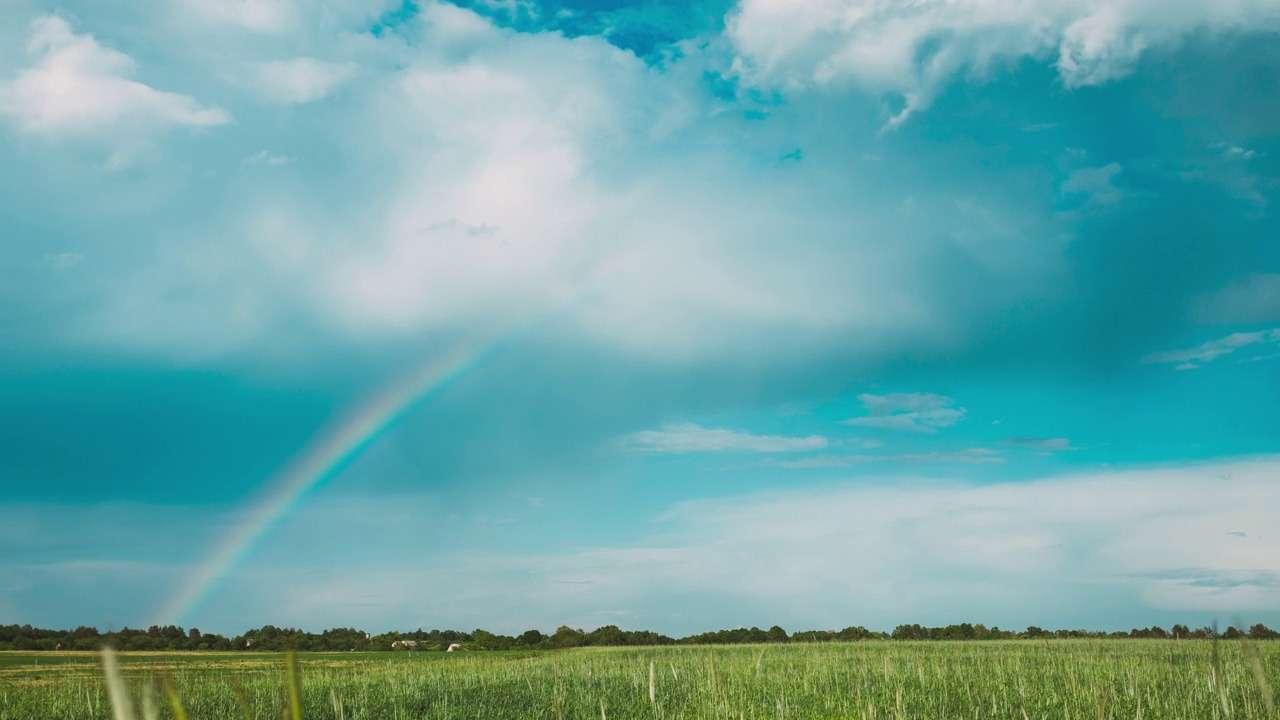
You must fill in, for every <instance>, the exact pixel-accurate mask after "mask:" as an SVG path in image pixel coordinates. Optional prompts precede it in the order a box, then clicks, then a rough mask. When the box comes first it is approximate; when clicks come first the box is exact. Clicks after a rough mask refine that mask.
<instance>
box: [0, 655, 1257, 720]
mask: <svg viewBox="0 0 1280 720" xmlns="http://www.w3.org/2000/svg"><path fill="white" fill-rule="evenodd" d="M102 660H103V659H101V658H99V657H98V656H97V655H96V654H91V653H80V654H76V653H62V654H50V653H42V654H39V655H36V654H25V655H24V654H18V653H6V654H2V655H0V720H10V719H14V720H16V719H17V718H22V719H23V720H27V719H29V718H67V719H79V718H111V717H112V712H113V711H112V694H111V693H109V692H108V689H107V686H108V684H109V678H110V677H112V673H111V672H109V671H108V672H106V673H104V671H103V664H102ZM37 662H38V664H37ZM107 662H108V663H110V662H118V665H119V667H120V670H119V673H118V677H119V678H120V680H119V685H118V687H120V688H124V689H123V690H122V691H120V692H117V694H116V696H117V697H118V698H120V703H121V705H128V707H127V708H123V711H125V712H129V713H131V714H130V715H127V716H117V717H135V715H133V714H132V713H134V712H137V713H138V714H137V715H136V716H137V717H142V718H144V719H145V718H152V717H157V718H174V717H179V718H181V717H190V718H193V719H195V718H263V719H267V718H270V719H276V718H281V717H285V718H290V717H294V718H296V717H305V718H309V719H328V718H333V719H340V720H348V719H353V720H354V719H358V718H388V719H395V720H399V719H400V718H546V719H547V720H565V719H566V718H602V719H603V720H609V719H610V718H619V719H620V718H655V719H666V718H741V719H743V720H745V719H746V718H782V719H786V718H795V719H797V720H799V719H801V718H938V719H943V718H946V719H950V718H1014V719H1017V720H1033V719H1037V718H1080V719H1084V718H1126V719H1129V718H1144V719H1156V718H1159V719H1169V718H1188V719H1192V718H1194V719H1196V720H1202V719H1208V718H1266V719H1268V720H1273V719H1275V718H1278V717H1280V715H1277V714H1276V711H1275V709H1274V707H1273V699H1272V697H1271V694H1270V688H1273V687H1280V643H1278V642H1262V643H1251V644H1245V643H1239V642H1222V643H1210V642H1200V641H1167V640H1131V641H1115V640H1106V641H1095V640H1079V641H1072V640H1054V641H1049V642H1040V641H1021V642H993V643H976V642H971V643H903V642H865V643H853V644H825V645H802V644H794V645H755V646H718V647H706V646H703V647H696V646H678V647H665V648H636V649H616V648H609V649H603V648H602V649H581V650H572V651H556V652H543V653H531V652H525V653H454V654H444V653H396V654H390V653H371V654H355V653H332V654H322V653H316V654H306V655H300V656H298V657H297V658H296V659H294V658H286V656H283V655H278V654H276V655H269V654H238V653H237V654H226V653H219V654H212V653H208V654H194V653H184V654H161V653H157V654H148V653H138V654H123V655H120V656H119V657H118V659H116V660H108V661H107ZM291 663H296V665H291ZM291 666H292V667H295V668H296V669H295V670H294V671H288V670H287V668H288V667H291ZM126 698H127V699H126Z"/></svg>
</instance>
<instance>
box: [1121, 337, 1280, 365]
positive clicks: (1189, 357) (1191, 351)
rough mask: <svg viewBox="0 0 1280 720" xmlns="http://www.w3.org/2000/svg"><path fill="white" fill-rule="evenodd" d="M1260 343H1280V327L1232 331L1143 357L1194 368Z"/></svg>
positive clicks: (1145, 360)
mask: <svg viewBox="0 0 1280 720" xmlns="http://www.w3.org/2000/svg"><path fill="white" fill-rule="evenodd" d="M1259 343H1280V328H1276V329H1271V330H1258V331H1255V332H1239V333H1231V334H1230V335H1227V336H1226V337H1221V338H1218V339H1217V340H1210V341H1208V342H1205V343H1201V344H1200V345H1197V346H1195V347H1193V348H1187V349H1186V350H1165V351H1161V352H1155V353H1151V354H1150V355H1147V356H1146V357H1145V358H1143V362H1146V363H1178V367H1177V369H1179V370H1194V369H1195V368H1197V367H1199V366H1200V365H1203V364H1204V363H1207V362H1210V361H1212V360H1217V359H1218V358H1220V357H1223V356H1224V355H1230V354H1232V353H1234V352H1236V351H1238V350H1241V349H1243V348H1247V347H1250V346H1254V345H1258V344H1259Z"/></svg>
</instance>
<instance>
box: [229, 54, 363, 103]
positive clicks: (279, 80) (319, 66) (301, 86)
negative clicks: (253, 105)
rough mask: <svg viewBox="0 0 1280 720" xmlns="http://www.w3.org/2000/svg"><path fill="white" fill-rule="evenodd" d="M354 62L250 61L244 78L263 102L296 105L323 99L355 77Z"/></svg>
mask: <svg viewBox="0 0 1280 720" xmlns="http://www.w3.org/2000/svg"><path fill="white" fill-rule="evenodd" d="M357 70H358V67H357V66H356V64H355V63H349V62H347V63H334V62H325V61H323V60H317V59H315V58H309V57H300V58H293V59H291V60H272V61H268V62H258V63H251V64H249V65H248V67H247V68H246V71H245V75H244V81H245V82H246V83H247V84H248V85H250V86H251V87H252V88H253V89H254V91H255V92H256V93H257V94H258V95H259V97H261V98H262V99H263V100H264V101H265V102H269V103H275V104H280V105H300V104H303V103H309V102H315V101H317V100H321V99H323V98H324V97H325V96H327V95H328V94H329V93H331V92H333V90H334V89H336V88H337V87H338V86H339V85H342V84H343V83H345V82H347V81H348V80H350V79H352V78H353V77H355V76H356V72H357Z"/></svg>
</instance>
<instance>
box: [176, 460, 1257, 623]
mask: <svg viewBox="0 0 1280 720" xmlns="http://www.w3.org/2000/svg"><path fill="white" fill-rule="evenodd" d="M1277 471H1280V459H1276V458H1262V459H1257V460H1237V461H1230V460H1224V461H1218V462H1214V463H1208V464H1204V465H1186V466H1162V467H1153V468H1147V469H1133V470H1125V471H1107V472H1098V473H1089V474H1080V475H1071V476H1065V477H1050V478H1042V479H1036V480H1033V481H1031V482H1026V481H1019V482H1011V483H998V484H990V483H969V482H963V481H954V482H946V483H938V482H936V481H935V482H930V483H924V482H920V481H914V480H911V479H907V478H886V479H884V480H883V481H881V482H868V481H865V480H864V481H859V482H857V483H842V484H838V485H834V486H833V485H827V486H823V487H810V488H795V489H790V490H783V491H775V492H764V493H757V494H749V495H740V496H736V497H727V498H717V499H709V500H695V501H688V502H683V503H679V504H676V505H674V506H672V507H670V509H668V510H667V511H666V512H665V513H664V514H662V515H661V516H660V517H658V518H656V519H654V521H653V525H654V527H653V530H652V531H651V532H652V534H651V535H650V536H648V537H641V538H639V539H637V540H635V541H633V542H629V543H623V544H617V545H611V546H594V547H585V548H568V549H564V548H561V549H557V550H556V551H553V552H552V551H548V552H514V553H509V554H508V553H502V552H497V553H478V552H444V553H441V552H433V553H429V554H427V555H426V556H423V555H422V554H421V553H416V554H415V556H414V557H413V559H412V561H402V560H400V559H389V561H388V562H383V563H378V562H374V563H370V562H368V560H367V557H365V558H362V559H361V560H360V561H359V562H355V561H354V559H353V562H349V563H347V564H344V565H342V566H340V567H339V566H334V567H333V568H332V570H333V572H332V573H331V575H329V576H325V577H319V578H318V577H316V576H315V575H313V574H312V575H308V574H307V573H305V572H304V571H303V570H301V569H294V568H291V567H289V565H288V562H287V558H285V557H281V558H280V564H279V565H276V564H271V565H258V566H257V567H256V568H252V569H251V570H248V571H246V572H245V573H242V575H241V576H240V577H239V578H237V579H236V581H235V582H234V583H233V584H232V586H231V587H230V588H229V592H228V593H226V594H225V595H224V596H222V597H220V599H219V602H218V608H217V609H216V612H219V613H220V612H223V610H224V608H226V607H229V606H230V607H236V606H238V604H239V603H241V602H250V601H251V600H252V598H257V599H258V600H257V602H259V603H260V602H261V600H260V599H261V598H262V597H272V598H278V599H279V600H278V601H275V602H277V606H276V607H274V608H273V610H272V612H273V613H277V614H278V615H279V616H280V617H290V618H293V622H294V623H295V624H299V623H300V624H302V625H304V626H307V627H329V626H332V625H337V624H351V623H355V624H357V625H361V626H374V627H386V626H393V627H400V626H405V625H407V624H408V623H409V622H412V621H409V620H406V618H415V617H419V616H420V615H421V613H422V612H423V611H422V608H430V609H431V614H432V617H431V622H432V623H433V624H437V625H439V626H442V627H476V626H481V627H486V628H490V629H493V630H499V631H506V632H510V631H516V632H519V631H523V630H525V629H528V627H530V626H533V627H542V628H554V627H556V626H557V625H560V624H563V623H566V622H567V623H569V624H571V625H580V626H584V627H594V626H596V625H601V624H605V622H604V621H602V620H600V617H602V616H601V615H600V614H599V613H600V611H604V610H610V611H612V610H619V609H625V610H630V611H632V612H633V615H632V616H631V617H632V620H631V622H633V623H634V624H635V626H636V627H647V628H651V629H654V630H658V631H663V632H669V633H686V632H696V631H703V630H707V629H712V628H718V627H734V626H736V625H741V624H746V625H752V624H764V623H768V624H772V623H779V624H781V625H783V626H784V627H787V628H789V629H796V628H799V627H832V626H834V627H842V626H845V625H849V624H864V625H867V626H868V627H873V628H882V629H890V628H892V627H893V626H894V625H895V624H898V623H903V622H922V623H947V622H985V623H988V624H998V625H1000V626H1002V627H1023V626H1026V625H1029V624H1036V625H1041V626H1046V625H1047V626H1053V627H1058V626H1074V627H1079V626H1087V627H1092V628H1099V629H1111V628H1125V627H1128V626H1130V624H1134V623H1139V622H1142V623H1146V624H1149V623H1153V622H1159V623H1161V624H1167V623H1171V622H1188V620H1189V618H1188V616H1190V618H1197V617H1205V620H1204V622H1208V619H1209V617H1212V614H1218V616H1219V617H1222V616H1224V615H1222V614H1223V613H1226V614H1227V615H1226V616H1229V614H1230V613H1237V612H1247V613H1250V614H1251V615H1252V616H1253V617H1258V618H1259V620H1263V621H1268V622H1270V621H1271V619H1272V618H1274V617H1275V608H1276V607H1277V606H1280V531H1278V530H1277V528H1276V523H1275V522H1274V511H1273V508H1274V507H1276V506H1277V505H1278V504H1280V486H1278V485H1277V484H1276V483H1275V482H1274V478H1275V474H1276V472H1277ZM1220 476H1229V479H1226V480H1223V479H1219V477H1220ZM415 502H416V501H413V500H406V499H404V498H397V499H396V500H395V504H396V508H395V509H388V510H386V511H384V512H382V513H372V512H371V513H369V514H361V515H359V516H356V518H357V519H356V522H368V523H369V524H370V527H371V528H372V531H373V532H374V533H377V534H378V536H379V537H383V536H384V535H386V534H387V533H388V532H398V533H402V534H404V537H405V538H408V537H410V536H413V537H416V535H413V533H421V532H423V529H422V528H421V523H406V524H404V525H403V526H399V527H398V529H397V526H388V524H387V523H386V522H385V521H384V519H385V518H388V517H396V516H399V515H404V514H408V515H410V516H413V515H415V514H423V515H425V514H426V513H427V512H428V511H427V509H426V508H418V507H417V506H416V505H415ZM340 504H341V503H340V502H339V501H338V500H332V501H329V502H327V503H325V506H326V507H313V509H311V510H308V511H306V513H305V515H307V517H299V518H297V519H296V520H295V521H294V522H293V523H291V526H290V527H289V528H287V529H286V530H285V531H284V533H285V535H284V536H283V537H281V538H280V539H279V540H278V541H277V543H278V544H279V545H280V546H281V547H284V546H286V545H287V546H291V547H309V545H308V544H307V540H308V538H312V537H315V536H316V534H317V533H319V532H321V530H320V528H323V527H325V525H324V524H323V523H319V522H314V521H313V520H314V519H320V518H326V517H328V516H329V514H331V513H332V514H336V513H339V512H341V509H340V508H339V507H338V506H339V505H340ZM313 516H314V517H313ZM358 518H367V520H364V521H361V520H359V519H358ZM375 518H377V521H379V522H381V523H382V524H381V526H379V527H374V526H373V523H374V522H375ZM363 529H364V528H353V531H363ZM1231 532H1237V533H1245V536H1243V537H1241V536H1239V535H1228V534H1227V533H1231ZM388 537H390V536H388ZM327 542H333V541H327ZM402 544H405V545H407V546H411V547H415V548H419V547H423V545H422V544H420V543H419V544H413V543H402ZM393 545H394V544H389V545H388V547H391V546H393ZM441 577H447V578H449V582H448V583H447V584H442V583H440V582H439V578H441ZM370 587H376V588H379V590H380V593H381V597H380V598H379V599H380V600H381V601H383V602H385V603H386V605H385V607H383V608H378V609H376V610H368V611H365V612H363V613H359V614H357V615H356V616H354V617H353V616H352V615H349V614H347V613H349V612H350V610H349V608H347V607H346V603H350V602H360V601H361V599H360V597H359V595H360V594H363V593H367V592H368V588H370ZM285 588H288V589H289V591H288V592H284V591H283V590H284V589H285ZM939 597H946V598H947V602H946V603H943V604H940V603H938V602H937V598H939ZM851 608H854V609H855V610H852V611H851ZM676 609H679V612H680V615H679V616H678V617H677V616H674V615H673V614H672V613H673V612H674V611H675V610H676ZM210 612H211V613H213V612H215V611H214V610H211V611H210ZM851 612H853V613H854V614H853V615H850V613H851ZM1202 613H1203V614H1205V615H1202ZM269 614H270V613H269ZM255 617H262V616H261V615H255ZM271 619H274V618H271ZM268 621H270V619H269V620H268ZM1194 622H1200V621H1198V620H1195V621H1194ZM201 623H202V624H201V627H204V620H202V621H201ZM214 624H215V625H216V624H217V623H214ZM410 626H412V625H410Z"/></svg>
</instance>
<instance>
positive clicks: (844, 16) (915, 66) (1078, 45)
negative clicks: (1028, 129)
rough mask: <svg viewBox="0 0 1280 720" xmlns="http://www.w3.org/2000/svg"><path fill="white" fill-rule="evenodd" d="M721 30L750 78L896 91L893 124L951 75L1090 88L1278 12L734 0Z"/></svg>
mask: <svg viewBox="0 0 1280 720" xmlns="http://www.w3.org/2000/svg"><path fill="white" fill-rule="evenodd" d="M726 23H727V27H726V34H727V35H728V37H729V39H730V40H731V42H732V44H733V47H734V49H735V50H736V51H737V53H738V58H737V61H736V67H737V69H738V70H739V72H741V73H742V74H743V75H744V76H745V77H746V78H747V79H748V80H749V81H751V82H755V83H761V84H767V85H775V86H791V87H795V86H807V85H828V84H832V83H844V82H848V83H852V84H854V85H857V86H859V87H862V88H864V89H866V90H870V91H873V92H896V93H900V94H901V95H902V96H903V97H904V98H905V100H906V108H905V109H904V110H903V111H902V114H900V115H899V116H898V117H897V118H895V120H901V119H902V118H903V117H905V115H906V114H907V113H909V112H911V111H913V110H917V109H920V108H923V107H927V106H928V105H929V103H930V102H931V101H932V99H933V96H934V95H935V94H936V93H937V92H938V91H939V89H940V87H941V85H942V84H943V83H944V82H946V81H949V80H951V79H952V78H953V77H954V76H956V75H959V74H961V73H962V72H967V73H968V74H969V75H970V76H977V77H981V76H983V75H986V74H987V73H989V72H990V71H991V69H992V68H993V67H998V66H1004V65H1012V64H1016V62H1017V61H1019V60H1020V59H1021V58H1024V57H1031V58H1035V59H1044V60H1047V59H1050V58H1053V59H1055V60H1056V65H1057V69H1058V73H1059V76H1060V77H1061V80H1062V83H1063V84H1064V85H1065V86H1066V87H1068V88H1075V87H1081V86H1088V85H1098V84H1102V83H1106V82H1109V81H1111V80H1114V79H1116V78H1119V77H1123V76H1125V75H1127V74H1128V73H1129V72H1131V71H1132V69H1133V67H1134V66H1135V65H1136V63H1137V62H1138V60H1139V58H1140V56H1141V54H1142V52H1143V51H1144V50H1146V49H1147V48H1150V47H1154V46H1157V45H1161V46H1167V45H1171V44H1173V43H1176V42H1177V41H1178V40H1180V39H1181V38H1183V37H1184V36H1186V35H1187V34H1189V33H1191V32H1194V31H1196V30H1199V29H1206V28H1207V29H1217V30H1222V29H1260V28H1269V29H1275V28H1277V27H1280V9H1277V6H1276V5H1275V3H1272V2H1270V1H1269V0H1243V1H1242V2H1234V3H1203V2H1199V1H1198V0H1178V1H1176V2H1171V3H1158V4H1156V3H1149V2H1145V1H1144V0H1119V1H1114V0H1050V1H1049V2H1025V1H1023V0H921V1H918V2H903V1H901V0H815V1H814V2H806V3H795V2H791V1H790V0H742V2H741V3H739V5H738V7H737V8H736V9H735V10H734V11H733V12H731V13H730V14H729V16H728V18H727V21H726Z"/></svg>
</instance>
